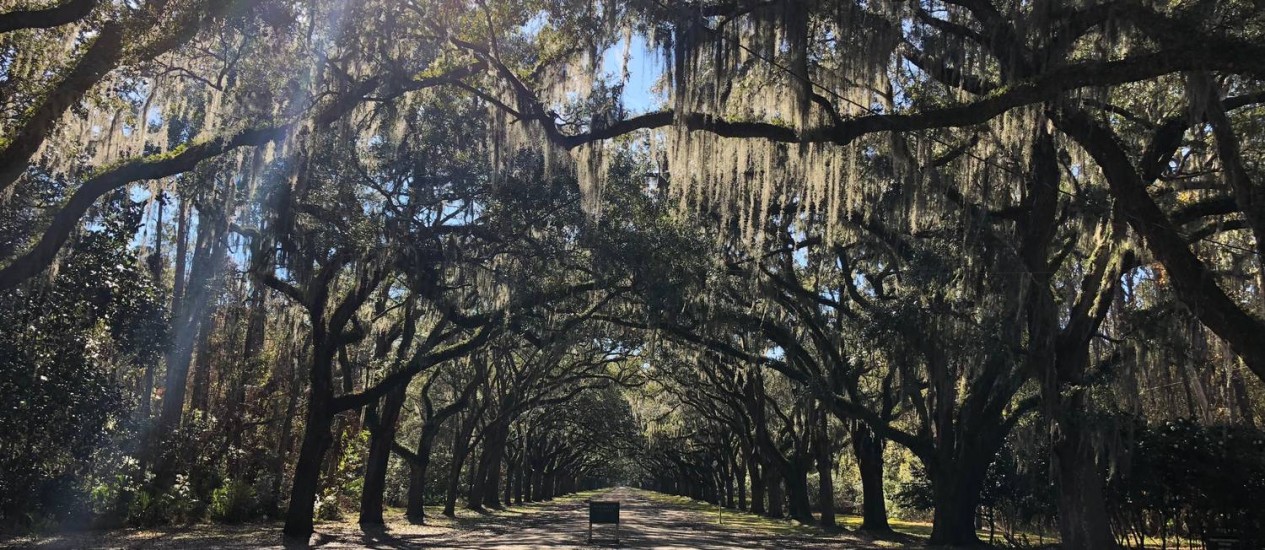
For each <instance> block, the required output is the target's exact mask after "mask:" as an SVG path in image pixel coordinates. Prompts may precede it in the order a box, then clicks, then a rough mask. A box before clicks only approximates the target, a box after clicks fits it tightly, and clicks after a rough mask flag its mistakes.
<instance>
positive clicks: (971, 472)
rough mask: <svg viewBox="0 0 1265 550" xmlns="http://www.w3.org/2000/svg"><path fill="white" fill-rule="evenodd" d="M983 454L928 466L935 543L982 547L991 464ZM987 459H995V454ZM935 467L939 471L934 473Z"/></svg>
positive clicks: (932, 528) (989, 454)
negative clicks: (979, 512) (982, 510)
mask: <svg viewBox="0 0 1265 550" xmlns="http://www.w3.org/2000/svg"><path fill="white" fill-rule="evenodd" d="M983 455H984V453H970V454H967V455H966V456H964V457H963V458H962V459H960V460H955V461H945V464H944V465H940V466H938V467H936V466H934V465H928V467H927V471H928V473H929V475H930V476H931V484H932V493H933V498H934V499H935V512H934V515H933V519H932V527H931V541H930V542H931V544H942V545H947V546H977V545H979V544H981V543H980V539H979V535H978V534H977V533H976V531H975V511H976V509H977V508H978V507H979V499H980V491H981V490H982V489H983V487H984V476H985V475H986V474H987V471H988V462H987V461H985V460H984V459H983V458H982V456H983ZM987 456H989V457H991V456H992V453H988V454H987ZM933 467H935V468H936V469H935V470H934V471H933V470H932V468H933ZM1073 548H1074V547H1073Z"/></svg>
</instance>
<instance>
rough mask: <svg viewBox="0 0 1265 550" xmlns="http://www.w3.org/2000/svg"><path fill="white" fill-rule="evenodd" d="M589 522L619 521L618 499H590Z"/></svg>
mask: <svg viewBox="0 0 1265 550" xmlns="http://www.w3.org/2000/svg"><path fill="white" fill-rule="evenodd" d="M589 523H615V524H618V523H619V502H618V501H613V502H612V501H597V500H595V501H590V502H589Z"/></svg>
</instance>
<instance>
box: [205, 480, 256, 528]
mask: <svg viewBox="0 0 1265 550" xmlns="http://www.w3.org/2000/svg"><path fill="white" fill-rule="evenodd" d="M258 504H259V501H258V498H257V495H256V493H255V488H254V487H252V486H251V485H250V484H249V483H246V482H244V481H240V480H229V481H228V482H227V483H225V484H224V485H221V486H220V487H219V488H218V489H216V490H215V491H214V492H212V493H211V507H210V513H211V519H214V520H216V521H222V522H225V523H241V522H243V521H247V520H250V519H251V518H253V517H255V515H256V511H257V509H258Z"/></svg>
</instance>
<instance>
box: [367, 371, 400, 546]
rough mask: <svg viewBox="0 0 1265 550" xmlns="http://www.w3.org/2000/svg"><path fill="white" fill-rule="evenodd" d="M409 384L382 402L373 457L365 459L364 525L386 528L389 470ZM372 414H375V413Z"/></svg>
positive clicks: (371, 444) (372, 436)
mask: <svg viewBox="0 0 1265 550" xmlns="http://www.w3.org/2000/svg"><path fill="white" fill-rule="evenodd" d="M407 390H408V385H407V384H400V385H399V386H398V387H396V388H395V389H393V390H391V392H390V393H387V395H386V397H384V398H382V409H381V412H380V413H378V414H377V415H376V416H377V417H378V418H377V419H370V423H371V425H375V424H376V425H375V426H374V429H373V430H372V431H371V432H370V434H369V456H368V457H366V458H365V477H364V485H363V487H362V488H361V492H360V524H361V525H382V523H383V521H382V493H383V492H384V491H385V490H386V482H387V467H388V466H389V465H390V462H391V446H392V445H394V444H395V430H396V425H397V424H398V422H399V419H400V410H401V409H402V408H403V407H404V395H405V392H406V391H407ZM370 414H373V412H372V411H371V412H370Z"/></svg>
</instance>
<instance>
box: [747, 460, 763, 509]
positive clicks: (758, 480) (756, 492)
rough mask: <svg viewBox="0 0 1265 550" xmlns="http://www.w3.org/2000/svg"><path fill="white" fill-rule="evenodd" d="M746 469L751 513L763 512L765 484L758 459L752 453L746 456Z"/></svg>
mask: <svg viewBox="0 0 1265 550" xmlns="http://www.w3.org/2000/svg"><path fill="white" fill-rule="evenodd" d="M747 471H748V472H750V475H751V513H753V514H764V513H765V510H766V508H765V507H764V497H765V491H764V489H765V485H764V476H762V475H761V472H760V461H759V460H758V459H757V458H756V457H755V454H754V453H752V454H751V455H749V458H747Z"/></svg>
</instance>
